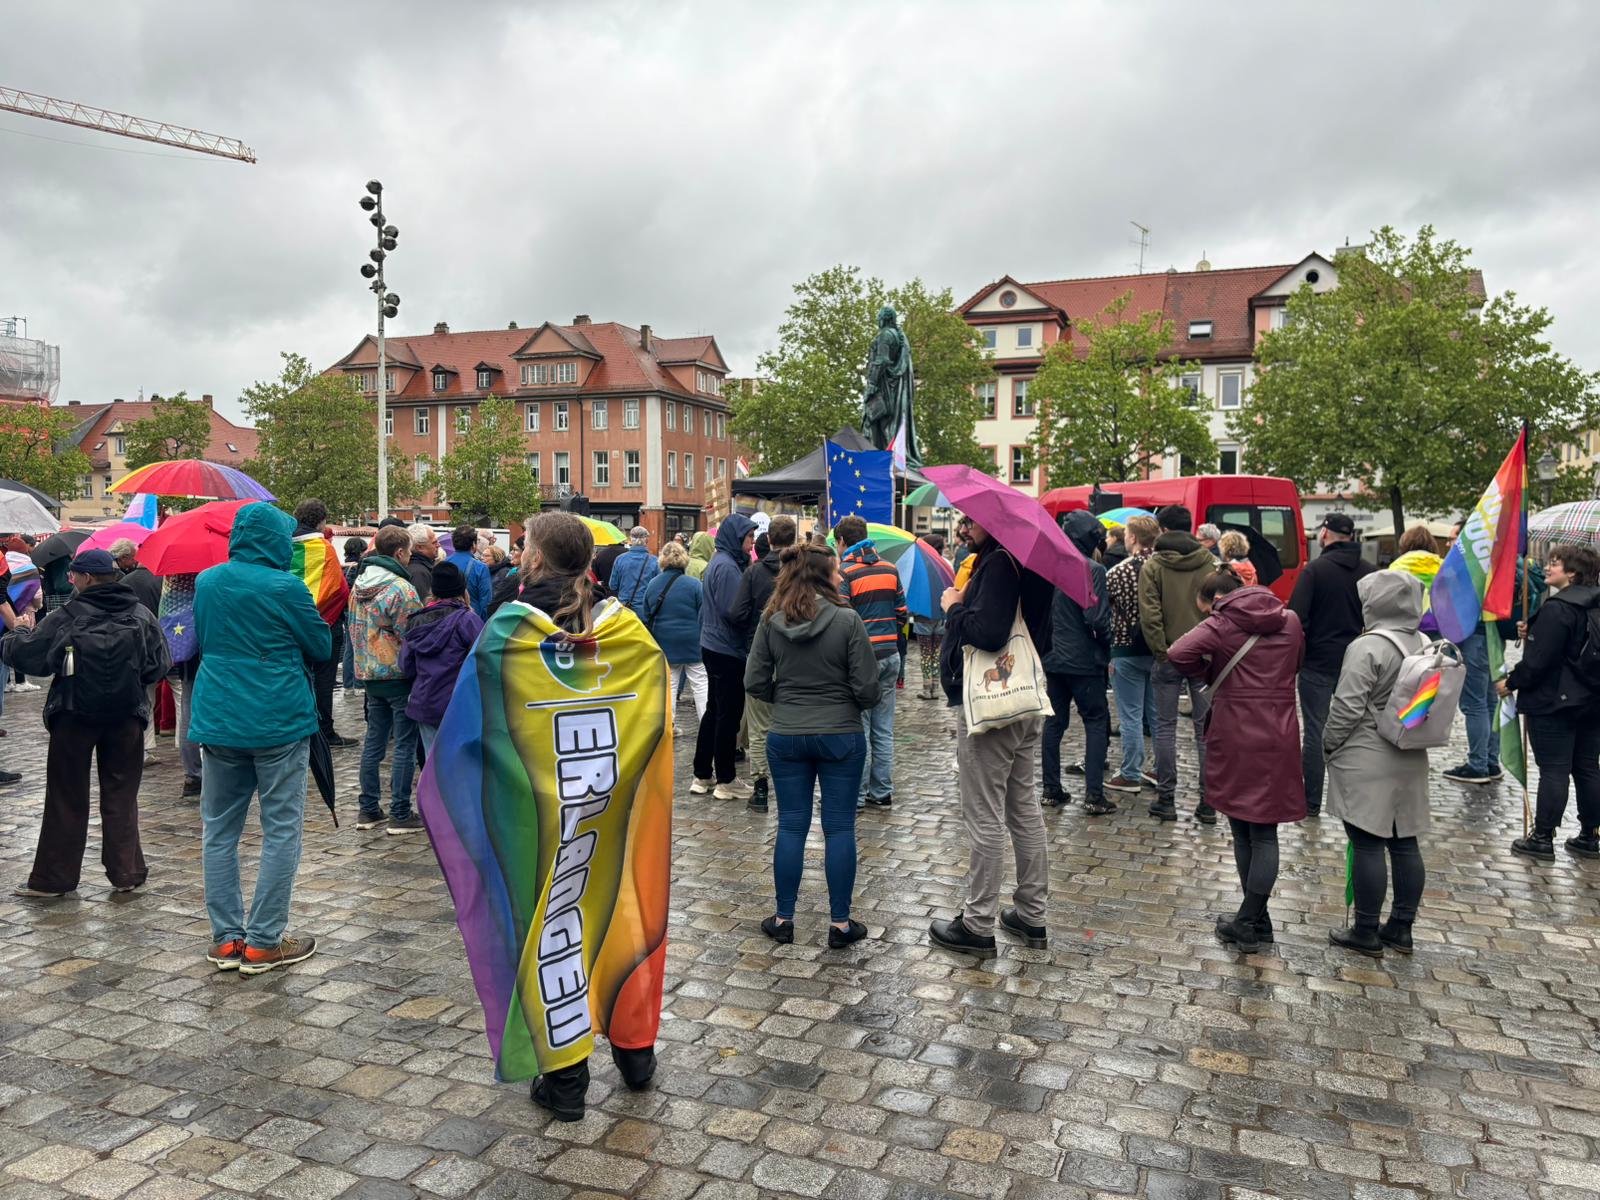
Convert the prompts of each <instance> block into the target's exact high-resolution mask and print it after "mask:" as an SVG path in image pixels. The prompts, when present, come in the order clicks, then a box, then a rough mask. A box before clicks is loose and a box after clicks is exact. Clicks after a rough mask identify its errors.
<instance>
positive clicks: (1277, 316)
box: [1272, 304, 1289, 329]
mask: <svg viewBox="0 0 1600 1200" xmlns="http://www.w3.org/2000/svg"><path fill="white" fill-rule="evenodd" d="M1288 324H1289V306H1288V305H1286V304H1280V305H1278V307H1277V308H1275V309H1273V310H1272V328H1274V329H1283V328H1284V327H1286V326H1287V325H1288Z"/></svg>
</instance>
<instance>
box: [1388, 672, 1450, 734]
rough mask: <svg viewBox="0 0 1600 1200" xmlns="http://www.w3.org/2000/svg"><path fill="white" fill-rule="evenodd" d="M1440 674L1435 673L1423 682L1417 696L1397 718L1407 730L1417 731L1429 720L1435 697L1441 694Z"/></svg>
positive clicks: (1398, 713)
mask: <svg viewBox="0 0 1600 1200" xmlns="http://www.w3.org/2000/svg"><path fill="white" fill-rule="evenodd" d="M1439 678H1440V674H1439V672H1438V671H1435V672H1434V673H1433V674H1432V675H1429V676H1428V677H1427V678H1426V679H1424V680H1423V681H1422V686H1421V687H1419V688H1418V689H1417V694H1416V695H1415V696H1413V697H1411V700H1410V701H1409V702H1408V703H1407V704H1406V706H1405V707H1404V708H1402V709H1401V710H1400V711H1399V712H1397V713H1396V714H1395V716H1397V717H1399V718H1400V724H1401V726H1402V727H1403V728H1405V729H1415V728H1416V727H1417V726H1418V725H1421V724H1422V723H1423V722H1424V721H1426V720H1427V719H1428V710H1429V709H1430V708H1432V707H1433V700H1434V697H1435V696H1437V695H1438V694H1439Z"/></svg>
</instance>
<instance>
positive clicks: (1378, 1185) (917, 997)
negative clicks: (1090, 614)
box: [0, 692, 1600, 1200]
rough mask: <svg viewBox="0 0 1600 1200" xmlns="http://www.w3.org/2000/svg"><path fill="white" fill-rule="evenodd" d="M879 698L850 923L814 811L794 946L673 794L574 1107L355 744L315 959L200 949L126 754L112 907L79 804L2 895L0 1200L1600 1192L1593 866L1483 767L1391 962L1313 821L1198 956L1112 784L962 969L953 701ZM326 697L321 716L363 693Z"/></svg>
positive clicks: (898, 1199) (29, 745)
mask: <svg viewBox="0 0 1600 1200" xmlns="http://www.w3.org/2000/svg"><path fill="white" fill-rule="evenodd" d="M900 702H901V720H900V722H899V731H898V735H897V743H898V744H897V762H896V772H895V776H896V792H895V804H894V807H893V808H891V809H889V810H887V811H874V810H869V811H867V812H865V813H863V814H862V816H861V820H860V823H859V840H860V873H859V878H858V885H857V890H858V903H857V912H856V915H857V916H858V918H860V919H861V920H863V921H865V922H866V923H867V925H868V927H869V929H870V930H871V934H872V936H871V937H870V938H869V939H868V940H866V941H864V942H861V943H859V944H857V945H856V946H853V947H851V948H850V949H849V950H845V951H830V950H827V949H826V948H825V946H826V938H825V931H826V910H825V908H824V904H823V902H824V895H823V886H822V880H821V872H820V840H819V839H820V835H815V836H814V839H813V847H812V849H813V854H812V856H811V858H810V860H809V861H808V870H807V874H806V878H805V883H804V888H803V892H802V896H801V902H800V909H799V912H798V917H797V939H796V942H795V944H794V945H792V946H783V947H779V946H775V945H773V944H772V943H771V942H769V941H768V940H767V939H766V938H765V937H763V936H762V934H761V932H760V930H759V929H758V928H757V922H758V921H759V920H760V919H761V918H762V917H763V916H765V915H767V914H768V913H769V912H770V911H771V902H772V898H771V840H772V828H773V818H772V817H771V816H759V815H756V814H753V813H750V812H748V811H746V810H745V809H744V807H743V806H742V805H738V804H732V803H723V802H717V801H714V800H711V799H710V798H709V797H690V796H688V795H687V792H686V791H685V792H683V793H682V794H681V795H680V798H679V801H678V808H677V815H676V821H675V831H674V836H675V858H674V884H673V908H672V919H671V930H670V938H671V944H670V950H669V955H668V980H667V995H666V1002H665V1013H664V1020H663V1023H662V1032H661V1041H660V1071H659V1073H658V1076H657V1086H656V1087H655V1088H654V1089H653V1090H651V1091H648V1092H645V1093H642V1094H637V1095H636V1094H631V1093H629V1092H627V1091H626V1089H623V1088H621V1087H620V1085H619V1081H618V1080H617V1078H616V1074H615V1071H614V1069H613V1067H612V1066H611V1063H610V1061H609V1057H608V1056H606V1055H604V1054H601V1055H598V1056H597V1057H596V1058H595V1059H594V1060H593V1064H592V1067H593V1073H594V1084H593V1086H592V1088H591V1092H590V1112H589V1115H588V1116H587V1117H586V1118H585V1119H584V1120H583V1121H582V1122H580V1123H578V1124H575V1125H560V1124H552V1123H551V1122H549V1121H548V1120H547V1118H546V1117H545V1116H544V1114H542V1113H541V1112H539V1111H538V1110H536V1109H534V1108H533V1107H532V1106H530V1104H529V1103H528V1099H527V1094H526V1089H525V1087H522V1086H513V1085H496V1084H495V1083H494V1081H493V1071H492V1067H491V1064H490V1062H489V1059H488V1056H487V1048H486V1046H485V1043H484V1040H483V1035H482V1029H483V1020H482V1015H481V1013H480V1012H479V1011H478V1008H477V1004H476V999H475V997H474V994H473V992H472V988H471V983H470V980H469V978H468V975H467V971H466V963H465V958H464V956H463V955H462V952H461V947H460V942H459V939H458V937H457V934H456V930H455V925H454V922H453V919H452V913H451V908H450V902H449V896H448V894H447V892H446V890H445V887H444V884H443V881H442V879H441V878H440V875H439V872H438V869H437V865H436V864H435V862H434V860H433V856H432V853H431V851H430V849H429V847H428V845H427V843H426V841H425V840H423V839H416V838H390V837H386V836H384V835H383V834H382V833H381V831H380V832H367V833H361V832H357V831H356V830H355V828H354V820H353V818H354V815H355V804H354V796H355V791H356V788H355V780H354V774H355V769H356V761H357V751H356V750H355V749H353V748H352V749H350V750H343V751H339V752H337V755H336V764H337V769H338V772H339V778H340V784H341V804H342V807H341V819H342V820H344V822H345V824H344V827H343V828H340V829H337V830H336V829H334V827H333V825H332V823H331V822H330V821H329V820H328V817H327V813H326V811H325V810H324V809H323V808H322V807H321V806H320V804H318V803H317V802H316V801H315V798H313V800H312V802H311V804H310V806H309V807H308V813H307V831H306V840H305V857H304V862H303V865H302V868H301V875H300V880H299V885H298V888H297V891H296V896H295V908H294V916H293V920H292V928H295V929H303V930H306V931H308V932H311V933H314V934H316V935H317V937H318V938H319V942H320V949H319V952H318V954H317V956H316V957H315V958H313V959H311V960H310V961H308V962H307V963H304V964H302V965H301V966H299V967H297V968H295V969H293V970H286V971H281V972H273V973H270V974H267V975H264V976H260V977H258V978H255V979H242V978H240V977H238V976H237V975H234V974H223V973H218V972H216V971H214V970H212V969H211V968H210V967H209V966H208V965H207V964H206V963H205V962H204V961H203V960H202V959H201V957H200V955H201V953H202V951H203V950H204V947H205V941H206V937H207V927H206V923H205V919H204V912H203V907H202V903H201V889H200V857H199V856H200V848H199V816H198V811H197V807H196V805H195V804H194V803H193V802H191V801H185V800H183V799H182V798H180V796H179V795H178V791H179V784H180V783H181V776H180V773H179V772H178V770H177V769H176V768H175V767H174V766H173V765H171V764H172V760H173V759H174V758H175V755H174V753H173V750H172V747H171V745H170V743H166V742H163V743H162V744H161V747H160V751H159V752H160V754H161V756H162V758H163V759H165V760H166V762H165V763H164V764H163V765H161V766H158V767H154V768H151V769H149V770H148V771H147V773H146V782H145V786H144V790H143V800H142V805H143V806H142V810H141V822H142V825H143V829H144V843H145V854H146V857H147V858H148V859H149V862H150V883H149V886H148V887H147V888H146V889H145V890H144V891H143V892H142V893H140V894H137V895H134V896H118V897H113V896H111V895H110V894H109V889H108V886H107V884H106V883H105V881H104V879H103V878H101V877H100V875H99V872H98V844H97V838H98V821H96V822H95V825H94V827H93V828H92V829H91V842H90V849H89V854H88V856H87V857H88V862H87V863H86V868H85V876H84V884H83V886H82V888H81V889H80V890H79V892H77V893H76V894H75V895H73V896H71V897H68V898H66V899H64V900H60V901H52V902H37V901H20V900H16V899H13V898H11V897H10V896H9V895H7V896H4V897H3V898H0V1200H61V1198H64V1197H89V1198H92V1200H124V1198H127V1200H203V1198H205V1197H213V1196H215V1197H225V1196H267V1197H273V1198H275V1200H333V1198H334V1197H340V1196H342V1197H346V1198H347V1200H356V1198H361V1200H391V1198H392V1200H406V1198H411V1197H427V1196H438V1197H447V1198H457V1197H480V1198H483V1200H510V1198H513V1197H528V1198H532V1200H567V1198H568V1197H579V1196H586V1195H591V1194H624V1195H633V1196H640V1197H646V1198H649V1200H691V1198H695V1200H719V1198H730V1200H744V1198H755V1197H759V1196H766V1195H771V1196H808V1197H822V1198H823V1200H857V1198H859V1200H914V1198H916V1197H924V1196H944V1195H958V1196H973V1197H992V1198H1007V1200H1034V1198H1039V1200H1043V1198H1046V1197H1049V1198H1052V1200H1055V1198H1074V1200H1079V1198H1086V1197H1091V1196H1106V1197H1109V1196H1144V1197H1148V1198H1150V1200H1212V1198H1217V1200H1222V1198H1226V1200H1253V1198H1255V1197H1261V1196H1289V1197H1297V1198H1301V1197H1303V1198H1308V1200H1313V1198H1322V1197H1327V1198H1330V1200H1334V1198H1336V1200H1395V1198H1402V1197H1433V1196H1452V1197H1467V1198H1472V1200H1582V1198H1583V1197H1594V1196H1600V944H1597V943H1600V891H1597V886H1600V868H1597V867H1596V866H1594V865H1593V864H1584V863H1580V862H1578V861H1569V860H1567V859H1566V858H1565V857H1563V858H1562V859H1560V860H1558V861H1557V862H1556V863H1554V864H1552V865H1544V864H1536V863H1530V862H1528V861H1526V860H1522V859H1518V858H1516V857H1514V856H1513V855H1511V854H1510V852H1509V843H1510V839H1511V838H1512V837H1513V836H1514V835H1515V834H1516V833H1518V832H1520V829H1521V819H1522V818H1521V805H1522V800H1521V795H1520V789H1518V788H1516V786H1515V785H1514V784H1513V783H1511V782H1510V781H1507V782H1505V783H1502V784H1500V785H1498V786H1495V787H1491V788H1487V789H1474V788H1467V787H1459V786H1457V785H1453V784H1449V783H1446V782H1445V781H1443V780H1441V779H1438V778H1437V775H1436V777H1435V789H1434V814H1435V826H1434V831H1433V833H1432V834H1431V835H1430V836H1429V837H1428V838H1426V839H1425V840H1424V844H1423V851H1424V855H1425V857H1426V859H1427V863H1428V869H1429V879H1428V889H1427V893H1426V896H1425V899H1424V904H1423V910H1422V914H1421V918H1420V920H1419V923H1418V925H1417V928H1416V939H1417V953H1416V955H1415V956H1414V957H1412V958H1400V957H1396V956H1390V957H1389V958H1386V959H1384V960H1382V961H1381V962H1370V961H1368V960H1365V959H1354V958H1351V957H1348V956H1346V955H1344V954H1342V953H1340V952H1337V951H1335V950H1333V949H1332V948H1330V947H1329V946H1328V945H1327V943H1326V930H1327V929H1328V927H1330V926H1332V925H1335V924H1339V923H1341V922H1342V919H1343V915H1344V912H1343V896H1342V880H1343V866H1344V838H1343V835H1342V832H1341V830H1340V829H1339V828H1338V827H1337V825H1336V824H1335V823H1333V822H1331V821H1322V822H1315V821H1312V822H1306V823H1305V824H1303V825H1301V826H1298V827H1291V828H1287V829H1285V830H1284V832H1283V835H1282V842H1283V861H1284V870H1283V875H1282V878H1281V880H1280V882H1279V888H1278V893H1277V895H1276V896H1275V897H1274V899H1273V902H1272V912H1273V915H1274V917H1275V918H1276V919H1277V922H1278V932H1277V942H1276V944H1275V945H1274V946H1272V947H1269V948H1267V949H1266V951H1265V952H1264V953H1262V954H1258V955H1252V956H1250V957H1248V958H1240V957H1238V956H1236V955H1234V954H1232V953H1230V952H1228V951H1227V950H1225V949H1224V948H1222V947H1221V946H1219V945H1217V944H1216V943H1215V941H1214V940H1213V939H1212V937H1211V932H1210V927H1211V923H1212V919H1213V916H1214V915H1215V914H1216V913H1218V912H1221V911H1223V910H1225V909H1228V908H1229V907H1230V904H1231V902H1232V901H1234V899H1235V886H1236V885H1235V878H1234V870H1233V861H1232V855H1231V850H1230V847H1229V845H1228V836H1227V833H1226V830H1225V828H1223V829H1217V828H1206V827H1203V826H1200V825H1198V824H1196V823H1195V822H1193V821H1192V820H1189V819H1187V818H1185V819H1182V820H1180V821H1179V822H1178V823H1177V824H1175V825H1172V824H1168V825H1157V824H1156V823H1155V822H1153V821H1151V820H1150V819H1148V818H1147V817H1146V816H1145V815H1144V808H1145V807H1146V805H1147V804H1148V802H1149V798H1148V796H1145V797H1127V798H1120V797H1119V798H1118V803H1119V804H1120V805H1121V808H1122V811H1121V812H1119V813H1117V814H1116V815H1114V816H1112V817H1109V818H1101V819H1090V818H1086V817H1085V816H1084V815H1083V814H1082V811H1081V809H1080V808H1078V807H1077V806H1076V805H1072V806H1069V807H1067V808H1066V809H1064V810H1061V811H1059V812H1052V813H1050V814H1049V815H1048V816H1047V817H1046V821H1047V823H1048V824H1049V826H1050V829H1051V840H1052V853H1053V858H1052V861H1053V867H1052V880H1051V883H1052V895H1051V902H1050V914H1051V948H1050V949H1049V950H1048V951H1036V950H1025V949H1022V948H1020V947H1019V946H1018V945H1017V944H1016V943H1009V944H1006V943H1004V940H1003V939H1002V948H1001V951H1000V955H999V957H998V958H995V959H993V960H990V961H988V962H985V963H982V964H975V963H971V962H968V961H966V960H964V959H960V958H956V957H954V956H951V955H948V954H945V953H943V952H940V951H938V950H935V949H932V948H930V947H929V946H928V945H927V943H926V941H925V939H924V937H923V932H924V929H925V927H926V925H927V922H928V920H929V919H930V918H931V917H932V916H935V915H942V914H946V913H948V912H949V911H950V909H951V907H952V904H953V902H954V901H955V899H956V897H957V896H958V895H959V892H960V888H961V884H962V879H963V876H964V873H965V863H966V849H965V839H964V836H963V833H962V829H961V822H960V817H959V812H958V807H957V801H956V792H955V780H954V753H953V750H954V741H953V737H952V733H951V730H952V727H951V724H950V720H951V717H950V714H949V713H948V712H947V711H946V710H944V709H942V708H938V707H935V706H934V705H932V704H930V703H927V702H923V701H919V700H917V699H915V698H914V697H913V696H912V695H911V694H910V693H906V692H903V693H901V701H900ZM41 707H42V696H37V695H34V696H22V695H12V696H8V697H7V698H6V714H5V726H6V728H7V729H8V730H9V731H10V736H9V737H8V738H7V739H6V740H5V741H4V742H0V757H3V758H4V761H5V764H6V766H7V767H9V768H11V769H14V770H20V771H22V772H23V773H24V774H25V775H26V779H25V781H24V783H23V784H21V785H20V786H17V787H13V788H8V789H6V790H5V791H4V792H0V861H3V863H4V868H5V870H4V875H5V883H6V886H7V888H9V886H10V885H11V884H13V883H16V882H20V881H21V880H22V879H23V878H24V877H25V875H26V870H27V864H28V862H29V861H30V859H31V856H32V852H33V846H34V839H35V836H36V833H37V827H38V816H39V809H40V802H41V798H42V791H43V787H42V779H43V766H44V741H43V734H42V730H41V727H40V726H39V724H38V719H39V712H40V709H41ZM338 708H339V713H340V722H341V724H342V725H343V726H344V727H346V729H347V730H348V731H350V732H355V731H357V730H358V728H359V723H360V701H359V698H358V697H356V696H355V695H353V694H352V695H348V696H346V695H341V696H340V697H339V700H338ZM1076 733H1077V730H1076V729H1075V730H1074V732H1073V734H1071V735H1069V746H1068V757H1069V758H1070V757H1072V752H1073V750H1075V749H1076V748H1078V747H1081V743H1080V742H1077V741H1076ZM1113 745H1114V746H1115V743H1113ZM1458 749H1459V748H1457V747H1452V748H1451V749H1450V750H1447V751H1443V752H1440V754H1439V756H1438V757H1437V758H1436V762H1435V766H1436V768H1437V767H1442V766H1443V765H1445V763H1446V759H1448V761H1450V762H1454V761H1456V760H1457V758H1459V757H1461V756H1460V754H1459V753H1458ZM686 754H687V747H684V746H680V747H679V772H678V775H679V781H680V784H686V783H687V781H688V776H689V772H688V770H687V763H686V761H685V756H686ZM1185 769H1186V771H1187V769H1188V768H1187V766H1186V768H1185ZM1185 778H1186V782H1187V779H1188V777H1187V775H1186V777H1185ZM1075 782H1077V781H1069V789H1070V790H1073V791H1076V792H1080V793H1081V788H1080V787H1077V786H1074V784H1075ZM1180 808H1181V797H1180ZM1569 820H1570V817H1569ZM252 836H253V835H252ZM247 886H248V883H247Z"/></svg>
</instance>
